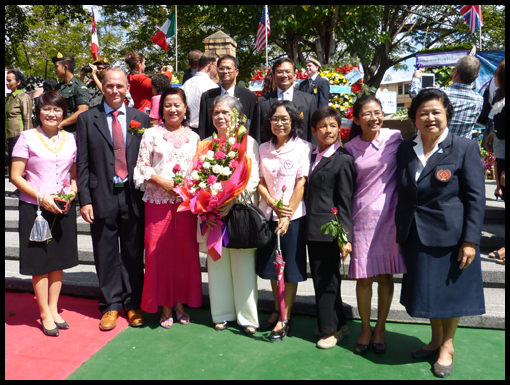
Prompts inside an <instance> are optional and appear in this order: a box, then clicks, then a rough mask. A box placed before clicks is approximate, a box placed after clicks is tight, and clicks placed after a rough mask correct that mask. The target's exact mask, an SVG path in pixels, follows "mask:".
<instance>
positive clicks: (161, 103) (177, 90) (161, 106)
mask: <svg viewBox="0 0 510 385" xmlns="http://www.w3.org/2000/svg"><path fill="white" fill-rule="evenodd" d="M168 95H179V96H180V97H181V99H182V101H183V102H184V104H186V106H187V105H188V102H187V100H186V94H185V93H184V90H183V89H182V88H177V87H168V88H165V90H164V91H163V93H162V94H161V99H160V101H159V118H160V119H161V120H162V121H165V119H164V118H165V117H164V113H163V110H164V106H165V99H166V97H167V96H168ZM181 124H182V126H183V127H189V125H190V110H189V106H188V108H186V113H185V115H184V120H183V121H182V123H181Z"/></svg>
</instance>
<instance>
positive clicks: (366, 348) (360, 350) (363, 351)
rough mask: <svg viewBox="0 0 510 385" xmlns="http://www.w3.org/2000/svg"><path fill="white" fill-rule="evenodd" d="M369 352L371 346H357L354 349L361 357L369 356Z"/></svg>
mask: <svg viewBox="0 0 510 385" xmlns="http://www.w3.org/2000/svg"><path fill="white" fill-rule="evenodd" d="M369 350H370V344H368V345H362V344H356V348H354V353H356V354H357V355H359V356H363V355H365V354H367V353H368V351H369Z"/></svg>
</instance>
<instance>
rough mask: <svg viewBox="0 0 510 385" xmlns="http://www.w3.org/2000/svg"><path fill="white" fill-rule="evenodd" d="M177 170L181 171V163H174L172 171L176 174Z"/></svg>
mask: <svg viewBox="0 0 510 385" xmlns="http://www.w3.org/2000/svg"><path fill="white" fill-rule="evenodd" d="M179 171H181V165H180V164H176V165H175V166H174V169H173V172H174V174H177V173H178V172H179Z"/></svg>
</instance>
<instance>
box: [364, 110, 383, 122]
mask: <svg viewBox="0 0 510 385" xmlns="http://www.w3.org/2000/svg"><path fill="white" fill-rule="evenodd" d="M372 116H375V118H377V119H380V118H382V117H384V113H383V112H382V111H376V112H366V113H364V114H362V115H360V116H359V117H360V118H363V119H364V120H370V119H372Z"/></svg>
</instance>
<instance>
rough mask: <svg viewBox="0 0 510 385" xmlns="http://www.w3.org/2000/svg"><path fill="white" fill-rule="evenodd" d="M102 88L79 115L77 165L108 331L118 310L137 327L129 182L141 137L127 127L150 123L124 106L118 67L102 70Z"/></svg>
mask: <svg viewBox="0 0 510 385" xmlns="http://www.w3.org/2000/svg"><path fill="white" fill-rule="evenodd" d="M103 90H104V93H105V102H104V103H103V104H101V105H99V106H98V107H96V108H93V109H91V110H89V111H87V112H86V113H83V114H81V115H80V116H79V119H78V160H77V168H78V190H79V194H80V204H81V215H82V217H83V219H84V220H85V221H86V222H88V223H90V225H91V234H92V244H93V247H94V261H95V265H96V271H97V276H98V279H99V288H100V297H99V310H100V311H101V313H103V317H102V319H101V323H100V325H99V328H100V329H101V330H111V329H113V328H115V326H116V320H117V317H118V315H119V311H120V310H121V308H124V310H125V311H126V313H127V316H128V319H129V324H130V325H131V326H141V325H143V317H142V313H141V311H140V301H141V296H142V288H143V250H144V205H143V201H142V197H143V193H142V192H141V191H139V190H137V189H135V187H134V182H133V171H134V168H135V165H136V162H137V159H138V149H139V147H140V141H141V135H140V134H132V133H131V132H130V131H131V128H130V127H131V126H132V125H133V124H134V121H136V122H138V123H141V127H140V128H148V127H150V122H149V117H148V116H147V115H145V114H143V113H142V112H140V111H138V110H135V109H133V108H128V107H126V105H125V103H124V99H125V97H126V93H127V92H128V91H129V85H128V82H127V78H126V75H125V74H124V72H123V71H122V70H121V69H119V68H114V69H112V70H110V71H109V72H108V73H107V74H106V76H105V78H104V80H103ZM119 238H120V250H121V257H119Z"/></svg>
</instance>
